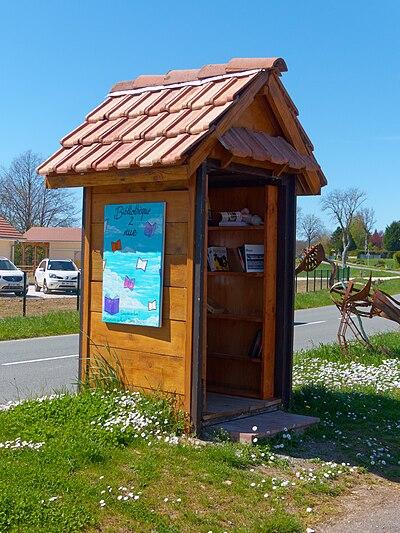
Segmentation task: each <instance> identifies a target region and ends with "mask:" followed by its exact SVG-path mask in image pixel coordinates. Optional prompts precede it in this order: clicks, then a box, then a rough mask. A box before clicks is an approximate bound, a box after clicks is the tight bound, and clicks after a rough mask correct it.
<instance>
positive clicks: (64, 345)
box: [0, 297, 400, 404]
mask: <svg viewBox="0 0 400 533" xmlns="http://www.w3.org/2000/svg"><path fill="white" fill-rule="evenodd" d="M397 298H398V297H397ZM364 323H365V329H366V331H367V332H368V333H370V334H371V333H378V332H381V331H390V330H395V331H396V330H397V331H399V330H400V328H399V326H398V325H397V324H395V323H394V322H390V321H388V320H383V319H379V318H374V319H372V320H365V322H364ZM338 325H339V314H338V311H337V309H336V307H334V306H328V307H320V308H314V309H304V310H301V311H296V313H295V332H294V333H295V334H294V348H295V350H296V351H298V350H301V349H305V348H310V347H313V346H318V345H319V344H326V343H331V342H336V333H337V328H338ZM77 374H78V335H63V336H60V337H43V338H38V339H27V340H17V341H3V342H0V404H2V403H5V402H6V401H8V400H16V399H19V398H26V397H33V396H41V395H45V394H51V393H53V392H54V391H60V390H61V389H69V390H73V389H74V388H75V386H76V382H77Z"/></svg>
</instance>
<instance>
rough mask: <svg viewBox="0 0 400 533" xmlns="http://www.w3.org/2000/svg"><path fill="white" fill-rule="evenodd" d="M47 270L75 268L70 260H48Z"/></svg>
mask: <svg viewBox="0 0 400 533" xmlns="http://www.w3.org/2000/svg"><path fill="white" fill-rule="evenodd" d="M47 270H77V268H76V266H75V265H74V263H73V262H72V261H49V264H48V265H47Z"/></svg>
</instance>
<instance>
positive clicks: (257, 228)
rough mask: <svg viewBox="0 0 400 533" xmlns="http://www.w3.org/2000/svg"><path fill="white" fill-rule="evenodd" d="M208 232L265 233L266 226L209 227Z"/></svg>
mask: <svg viewBox="0 0 400 533" xmlns="http://www.w3.org/2000/svg"><path fill="white" fill-rule="evenodd" d="M208 231H264V226H263V225H262V226H208Z"/></svg>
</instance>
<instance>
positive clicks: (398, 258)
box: [393, 252, 400, 267]
mask: <svg viewBox="0 0 400 533" xmlns="http://www.w3.org/2000/svg"><path fill="white" fill-rule="evenodd" d="M393 259H394V261H395V264H396V266H397V267H400V252H395V253H394V254H393Z"/></svg>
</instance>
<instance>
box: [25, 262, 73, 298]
mask: <svg viewBox="0 0 400 533" xmlns="http://www.w3.org/2000/svg"><path fill="white" fill-rule="evenodd" d="M78 272H79V270H78V268H77V267H76V265H75V263H74V262H73V261H72V260H71V259H43V261H42V262H41V263H40V264H39V266H38V267H37V269H36V270H35V291H36V292H39V291H40V289H43V292H44V293H45V294H48V293H49V292H50V291H71V292H76V291H77V290H78Z"/></svg>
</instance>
